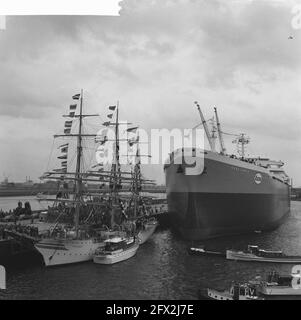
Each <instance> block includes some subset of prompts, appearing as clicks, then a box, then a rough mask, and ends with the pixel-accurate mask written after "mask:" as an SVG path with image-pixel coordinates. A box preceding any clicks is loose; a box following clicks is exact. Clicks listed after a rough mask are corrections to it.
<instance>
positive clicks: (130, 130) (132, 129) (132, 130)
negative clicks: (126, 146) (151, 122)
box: [127, 127, 138, 132]
mask: <svg viewBox="0 0 301 320" xmlns="http://www.w3.org/2000/svg"><path fill="white" fill-rule="evenodd" d="M137 129H138V127H133V128H128V129H127V132H136V130H137Z"/></svg>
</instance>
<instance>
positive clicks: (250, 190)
mask: <svg viewBox="0 0 301 320" xmlns="http://www.w3.org/2000/svg"><path fill="white" fill-rule="evenodd" d="M196 106H197V108H198V111H199V114H200V117H201V120H202V124H203V127H204V131H205V133H206V137H207V139H208V142H209V146H210V150H204V149H200V148H195V149H192V150H191V154H192V155H193V156H194V157H195V159H197V157H199V158H201V157H202V158H203V161H204V162H203V164H204V168H203V171H202V172H201V173H200V174H197V175H189V174H187V169H188V167H191V165H188V164H186V163H185V161H184V163H181V161H179V160H182V159H183V155H184V150H183V149H182V150H176V151H174V152H173V153H171V154H170V159H169V160H170V161H169V162H168V163H166V164H165V166H164V170H165V176H166V187H167V201H168V210H169V212H170V213H171V214H172V215H171V216H172V221H171V223H172V224H173V226H174V228H175V230H176V231H178V232H179V233H180V234H181V235H182V236H183V237H184V238H186V239H192V240H199V239H207V238H212V237H217V236H224V235H230V234H231V235H232V234H240V233H245V232H252V231H256V230H261V231H265V230H270V229H273V228H276V227H277V226H279V225H280V224H281V223H282V222H283V221H284V218H285V217H286V216H287V215H288V214H289V212H290V179H289V177H288V176H287V174H286V173H285V172H284V170H283V165H284V163H283V162H282V161H274V160H270V159H268V158H261V157H257V158H255V157H247V156H246V152H245V147H246V145H247V144H248V143H249V139H248V138H247V137H246V135H245V134H240V135H237V136H236V139H235V141H234V142H235V143H237V146H238V151H239V152H238V156H236V155H230V154H227V152H226V148H225V144H224V139H223V135H224V134H225V133H224V132H223V131H222V129H221V124H220V122H219V118H218V114H217V110H216V108H215V121H214V123H215V125H214V126H213V128H212V131H211V132H210V130H209V126H208V123H207V121H206V120H205V118H204V116H203V113H202V111H201V108H200V106H199V104H198V103H197V102H196ZM216 132H217V133H218V135H217V136H218V138H219V143H220V151H216V149H215V138H216V137H217V136H216ZM190 160H191V159H190Z"/></svg>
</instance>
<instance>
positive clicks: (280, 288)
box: [258, 271, 301, 299]
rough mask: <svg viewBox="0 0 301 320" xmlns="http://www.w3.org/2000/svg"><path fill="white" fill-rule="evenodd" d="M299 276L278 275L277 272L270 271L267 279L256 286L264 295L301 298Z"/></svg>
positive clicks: (300, 279)
mask: <svg viewBox="0 0 301 320" xmlns="http://www.w3.org/2000/svg"><path fill="white" fill-rule="evenodd" d="M300 284H301V278H300V274H292V275H285V276H283V275H279V274H278V273H277V272H275V271H274V272H271V273H270V274H269V275H268V277H267V281H264V282H261V283H260V285H259V286H258V292H259V293H260V295H262V296H264V297H270V298H272V297H278V298H280V297H282V298H284V297H287V298H290V299H292V298H299V299H301V285H300Z"/></svg>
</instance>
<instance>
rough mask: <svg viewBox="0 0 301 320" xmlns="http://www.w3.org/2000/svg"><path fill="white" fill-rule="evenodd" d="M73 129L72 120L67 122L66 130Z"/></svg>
mask: <svg viewBox="0 0 301 320" xmlns="http://www.w3.org/2000/svg"><path fill="white" fill-rule="evenodd" d="M71 127H72V120H70V121H65V128H71Z"/></svg>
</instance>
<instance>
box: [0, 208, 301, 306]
mask: <svg viewBox="0 0 301 320" xmlns="http://www.w3.org/2000/svg"><path fill="white" fill-rule="evenodd" d="M199 244H201V243H199ZM202 244H205V245H206V247H207V248H209V249H217V250H225V249H226V248H237V249H244V248H245V247H246V246H247V245H248V244H256V245H259V246H261V247H262V248H266V249H269V248H270V249H282V250H284V251H285V252H287V253H289V254H299V255H300V254H301V202H292V213H291V216H290V217H289V218H288V219H287V220H286V221H285V223H284V224H283V225H282V226H281V227H280V228H279V229H277V230H275V231H273V232H269V233H262V234H255V233H254V234H249V235H245V236H237V237H228V238H221V239H214V240H208V241H206V242H202ZM189 245H191V243H190V242H186V241H183V240H181V239H179V238H177V237H176V236H175V235H173V234H172V233H171V232H170V231H169V230H164V231H160V230H159V231H158V232H157V233H156V234H155V235H154V236H153V238H152V239H151V240H150V241H149V242H148V243H146V244H144V245H143V246H141V247H140V249H139V251H138V252H137V255H136V256H135V257H133V258H132V259H130V260H127V261H124V262H121V263H119V264H115V265H112V266H105V265H96V264H93V263H92V262H91V263H90V262H88V263H83V264H77V265H70V266H61V267H55V268H48V269H46V268H43V267H41V266H39V265H36V266H34V267H30V268H29V267H27V268H26V269H22V270H19V271H12V270H8V282H7V288H8V289H7V290H6V291H5V292H2V293H0V298H2V299H3V298H7V299H21V298H22V299H117V300H118V299H197V291H198V289H199V288H200V287H201V286H209V287H214V288H217V289H222V288H227V287H228V286H229V285H230V283H231V281H233V280H237V281H244V280H250V279H253V278H254V277H255V276H256V275H258V274H260V275H265V274H267V273H268V272H269V271H272V270H277V271H279V272H281V273H290V272H291V268H292V266H291V265H278V266H275V265H273V264H266V263H256V262H253V263H246V262H235V261H227V260H225V259H223V258H220V257H198V256H191V255H189V254H188V253H187V247H188V246H189ZM194 245H197V243H194Z"/></svg>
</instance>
